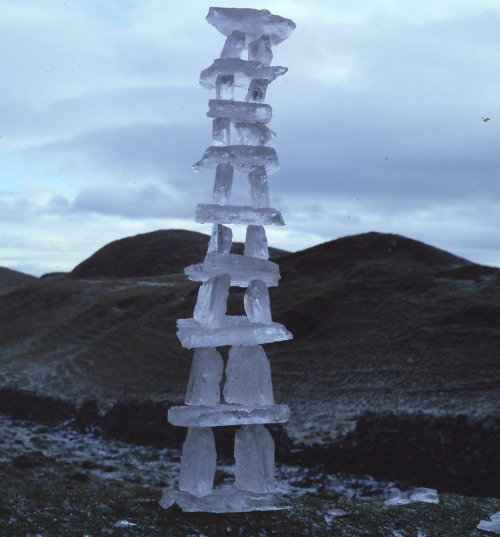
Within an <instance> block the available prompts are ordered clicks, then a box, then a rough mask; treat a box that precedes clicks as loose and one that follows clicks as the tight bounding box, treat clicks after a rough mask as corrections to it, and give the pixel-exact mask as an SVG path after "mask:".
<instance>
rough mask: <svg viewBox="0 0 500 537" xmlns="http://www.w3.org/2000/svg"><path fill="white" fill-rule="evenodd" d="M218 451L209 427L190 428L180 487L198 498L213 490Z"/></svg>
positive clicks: (183, 454) (183, 456)
mask: <svg viewBox="0 0 500 537" xmlns="http://www.w3.org/2000/svg"><path fill="white" fill-rule="evenodd" d="M216 461H217V453H216V451H215V440H214V433H213V431H212V429H210V428H209V427H193V428H190V429H188V432H187V436H186V440H185V442H184V446H183V448H182V459H181V473H180V476H179V489H180V490H183V491H185V492H189V493H190V494H193V495H194V496H197V497H198V498H201V497H202V496H206V495H207V494H210V493H211V492H212V488H213V484H214V476H215V464H216Z"/></svg>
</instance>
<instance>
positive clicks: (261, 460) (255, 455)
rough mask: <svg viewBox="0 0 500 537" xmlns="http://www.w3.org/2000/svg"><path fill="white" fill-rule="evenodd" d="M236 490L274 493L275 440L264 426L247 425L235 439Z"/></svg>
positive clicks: (237, 432)
mask: <svg viewBox="0 0 500 537" xmlns="http://www.w3.org/2000/svg"><path fill="white" fill-rule="evenodd" d="M234 460H235V471H234V474H235V481H236V488H238V489H240V490H248V491H250V492H273V491H274V440H273V439H272V437H271V435H270V434H269V431H268V430H267V429H266V428H265V427H264V426H263V425H245V426H244V427H242V428H241V429H239V430H238V431H236V435H235V439H234Z"/></svg>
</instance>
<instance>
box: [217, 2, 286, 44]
mask: <svg viewBox="0 0 500 537" xmlns="http://www.w3.org/2000/svg"><path fill="white" fill-rule="evenodd" d="M207 22H208V23H209V24H211V25H212V26H215V28H217V30H219V32H221V33H222V34H224V35H226V36H229V35H231V34H232V33H233V32H234V30H238V31H239V32H243V33H244V34H245V36H246V37H245V44H246V45H248V44H249V43H251V42H252V41H255V40H256V39H258V38H259V37H260V36H262V35H267V36H269V39H270V40H271V45H277V44H278V43H281V42H282V41H284V40H285V39H287V38H288V37H289V36H290V34H291V33H292V32H293V31H294V30H295V23H294V22H293V21H291V20H290V19H285V18H284V17H280V16H279V15H273V14H272V13H271V12H269V11H268V10H267V9H260V10H259V9H249V8H234V7H211V8H210V9H209V11H208V15H207Z"/></svg>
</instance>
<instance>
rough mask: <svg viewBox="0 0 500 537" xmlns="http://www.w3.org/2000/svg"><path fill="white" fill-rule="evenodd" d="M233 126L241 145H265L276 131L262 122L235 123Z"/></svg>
mask: <svg viewBox="0 0 500 537" xmlns="http://www.w3.org/2000/svg"><path fill="white" fill-rule="evenodd" d="M234 128H235V129H236V134H237V135H238V141H239V142H240V144H242V145H265V144H267V142H269V141H270V140H272V139H273V138H274V137H275V136H276V133H275V132H274V131H272V130H271V129H270V128H269V127H268V126H267V125H264V124H263V123H236V124H235V126H234ZM220 145H222V144H220Z"/></svg>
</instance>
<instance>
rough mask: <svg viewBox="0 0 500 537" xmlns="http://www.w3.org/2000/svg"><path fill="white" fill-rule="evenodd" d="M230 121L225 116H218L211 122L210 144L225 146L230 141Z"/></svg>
mask: <svg viewBox="0 0 500 537" xmlns="http://www.w3.org/2000/svg"><path fill="white" fill-rule="evenodd" d="M230 126H231V121H230V120H229V118H227V117H218V118H216V119H214V121H213V123H212V144H213V145H217V146H225V145H229V143H230Z"/></svg>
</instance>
